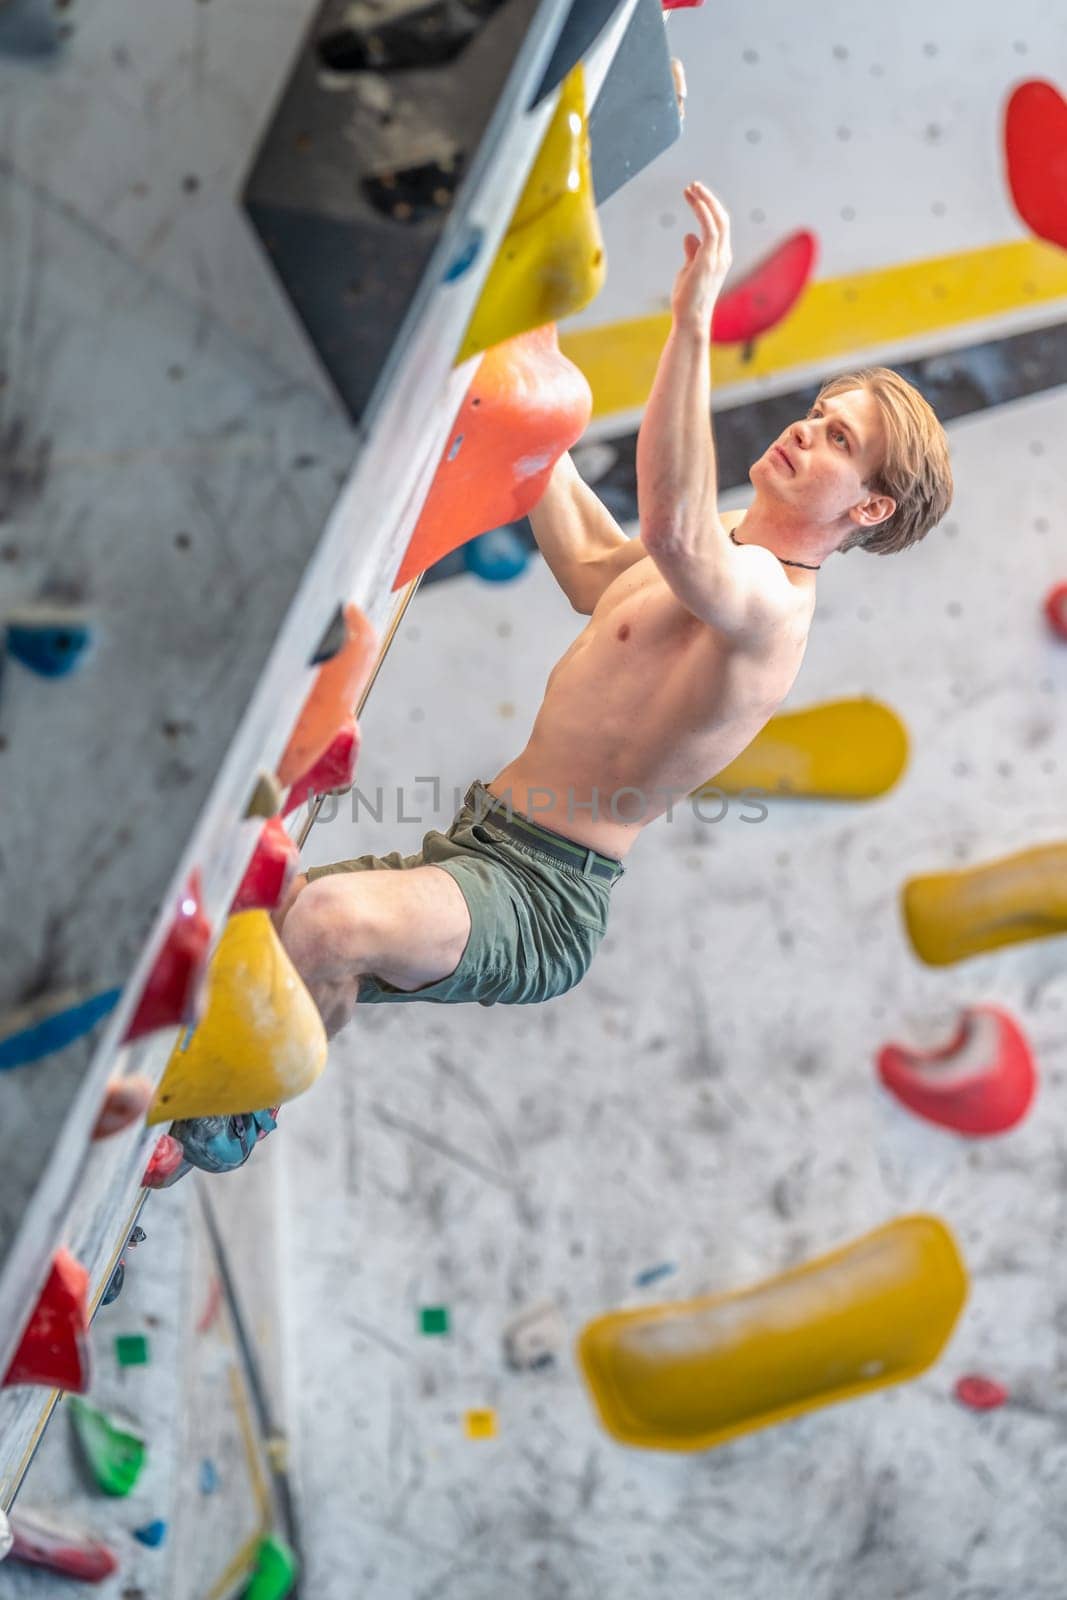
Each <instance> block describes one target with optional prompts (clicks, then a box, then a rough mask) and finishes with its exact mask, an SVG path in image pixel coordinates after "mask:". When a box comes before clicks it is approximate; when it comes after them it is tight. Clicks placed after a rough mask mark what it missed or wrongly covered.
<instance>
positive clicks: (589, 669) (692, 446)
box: [282, 183, 952, 1033]
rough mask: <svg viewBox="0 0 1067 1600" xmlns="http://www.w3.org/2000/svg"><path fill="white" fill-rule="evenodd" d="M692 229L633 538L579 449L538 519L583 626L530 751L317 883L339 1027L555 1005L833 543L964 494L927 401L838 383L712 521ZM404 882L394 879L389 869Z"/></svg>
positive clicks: (875, 386) (908, 391)
mask: <svg viewBox="0 0 1067 1600" xmlns="http://www.w3.org/2000/svg"><path fill="white" fill-rule="evenodd" d="M685 198H686V201H687V202H688V204H689V206H690V208H691V210H692V212H693V214H694V216H695V218H696V222H697V226H698V228H699V234H698V235H697V234H689V235H687V236H686V239H685V262H684V264H683V266H682V268H681V270H680V272H679V274H678V277H677V279H676V281H675V285H674V291H673V295H672V300H671V307H672V328H671V333H670V336H669V338H668V340H667V344H666V346H665V348H664V351H663V355H662V357H661V360H660V364H659V370H658V372H657V375H656V381H655V384H654V386H653V389H652V394H651V396H650V399H649V402H648V406H647V409H646V411H645V416H644V420H643V423H642V426H641V430H640V434H639V436H638V442H637V476H638V511H639V516H640V529H641V532H640V537H639V538H636V539H628V538H627V537H626V536H625V535H624V534H623V532H622V531H621V529H620V528H619V527H618V526H617V525H616V523H615V522H614V521H613V519H612V518H611V516H610V515H609V514H608V512H607V511H606V510H605V508H604V507H603V506H602V505H601V503H600V501H599V500H598V499H597V497H596V495H595V494H593V492H592V491H591V490H590V489H589V488H587V486H586V485H585V484H584V483H583V482H582V480H581V478H580V477H579V475H578V473H577V471H576V470H575V467H574V465H573V463H572V462H571V459H570V457H569V455H564V456H563V458H562V459H561V461H560V462H559V464H558V465H557V467H556V469H555V471H554V472H553V474H552V477H551V480H550V482H549V485H548V488H547V490H546V492H545V494H544V496H543V498H542V500H541V502H540V503H539V505H538V506H537V507H536V508H535V509H534V511H533V512H532V513H531V517H530V520H531V523H532V526H533V530H534V535H535V537H536V539H537V542H538V544H539V546H540V548H541V551H542V554H543V556H544V558H545V560H546V561H547V563H548V565H549V567H550V568H551V570H552V573H553V575H554V576H555V578H556V579H557V581H558V582H559V584H560V586H561V588H562V589H563V591H564V593H565V594H566V595H567V597H568V599H569V600H570V601H571V604H572V605H573V607H574V609H575V610H576V611H577V612H579V613H581V614H583V615H587V616H589V618H590V621H589V623H588V625H587V626H586V627H585V628H584V629H583V631H582V632H581V633H580V634H579V636H578V638H577V639H576V640H575V641H574V643H573V644H572V645H571V647H570V649H569V650H567V651H566V653H565V654H564V655H563V657H562V658H561V660H560V661H559V662H557V664H556V666H555V667H554V668H553V670H552V672H551V674H550V675H549V679H548V683H547V686H546V690H545V697H544V701H543V703H542V705H541V709H540V711H539V712H538V715H537V718H536V720H535V722H534V727H533V731H532V732H531V735H530V738H529V742H528V743H527V745H526V748H525V749H524V750H523V751H522V753H521V755H519V756H517V757H516V758H515V760H513V761H511V762H509V764H508V765H507V766H506V767H504V768H503V769H502V770H501V771H500V772H498V773H497V775H496V777H495V778H493V779H492V781H491V782H490V783H489V784H488V785H483V784H480V783H475V784H472V786H471V789H470V790H469V791H468V794H467V800H466V804H465V806H464V808H463V810H461V812H460V813H459V814H458V816H457V818H456V820H455V822H454V823H453V824H452V826H451V828H450V829H449V830H448V833H447V834H442V833H438V832H431V833H429V834H427V835H426V838H425V840H424V842H423V849H422V851H420V852H419V853H418V854H417V855H415V856H409V857H402V856H400V855H399V854H397V853H394V854H393V855H390V856H387V857H373V856H363V857H360V858H357V860H355V861H350V862H338V863H335V864H334V865H333V866H329V867H324V868H317V869H312V871H311V872H310V873H309V877H310V878H311V880H312V881H311V882H309V883H306V886H305V881H304V880H300V889H299V891H298V893H297V895H296V897H295V899H294V900H292V901H291V902H290V905H289V909H288V910H287V913H286V916H285V920H284V923H283V927H282V938H283V942H284V943H285V945H286V947H287V949H288V951H289V953H290V955H291V956H292V958H293V960H294V962H295V964H296V966H297V969H298V970H299V971H300V973H301V975H302V976H303V978H304V980H305V982H306V983H307V984H308V987H309V989H310V990H311V992H312V994H313V995H314V996H315V998H316V1001H317V1003H318V1004H319V1006H320V1009H321V1010H322V1012H323V1016H324V1018H325V1019H326V1023H327V1027H328V1029H329V1030H330V1032H331V1033H332V1032H336V1031H337V1029H338V1027H340V1026H341V1025H343V1023H344V1021H346V1020H347V1018H348V1017H349V1016H350V1015H351V1012H352V1007H353V1005H354V1004H355V1003H356V1001H357V999H358V1001H359V1003H361V1004H362V1003H364V1002H365V1001H367V1000H373V1001H390V1002H396V1001H403V1000H416V999H417V1000H423V999H425V1000H435V1001H448V1002H453V1001H466V1000H478V1001H480V1002H481V1003H482V1004H483V1005H491V1004H495V1003H497V1002H498V1001H503V1002H504V1003H526V1002H529V1001H536V1000H542V999H547V998H551V997H552V996H554V995H556V994H561V993H563V992H564V991H565V990H566V989H568V988H570V987H572V986H573V985H574V984H575V983H576V982H578V981H579V980H580V979H581V977H582V976H583V975H584V973H585V971H586V970H587V969H588V966H589V963H590V961H591V960H592V957H593V954H594V953H595V950H596V947H597V945H598V944H599V943H600V940H601V939H602V938H603V933H604V929H605V927H606V923H607V909H608V902H609V899H610V895H611V889H612V886H613V884H614V883H615V882H616V881H617V879H618V878H619V877H620V876H621V875H622V873H623V870H624V869H623V866H622V862H623V860H624V859H625V857H626V856H627V854H628V853H629V851H630V850H631V849H632V847H633V844H634V841H635V840H636V838H637V836H638V834H639V833H640V832H641V829H642V828H644V827H646V826H647V825H648V823H650V822H652V821H654V820H655V819H656V818H657V817H659V816H661V815H663V814H664V812H666V811H668V809H669V808H670V806H671V805H672V804H675V803H677V802H679V801H680V800H682V799H683V798H684V797H685V796H686V795H688V794H690V793H691V792H692V791H693V790H694V789H695V788H697V787H698V786H699V785H700V784H702V783H704V782H706V781H707V780H708V779H709V778H710V777H713V776H714V774H715V773H717V772H719V771H721V770H722V768H723V767H725V766H726V765H727V764H728V763H729V762H730V761H732V760H733V759H734V757H735V756H737V755H738V754H739V753H740V752H741V751H742V750H743V749H744V748H745V747H746V745H748V744H749V743H750V741H751V740H752V739H753V738H754V737H755V735H756V734H757V733H758V732H759V730H760V729H761V728H762V727H763V726H764V724H765V723H766V722H767V721H768V719H769V718H770V717H771V716H772V715H773V713H774V712H775V711H776V710H777V708H778V706H779V705H780V704H781V702H782V700H783V699H784V698H785V696H786V694H787V693H788V691H789V689H790V687H791V686H792V684H793V681H794V679H795V678H796V675H797V672H798V670H799V667H800V663H801V660H802V658H803V655H804V649H805V645H806V642H807V637H808V629H809V627H810V624H811V619H812V614H813V612H814V609H815V584H816V577H815V574H816V572H817V571H818V569H819V567H820V566H821V565H822V563H823V562H824V561H825V560H826V558H827V557H828V556H829V555H831V554H833V553H834V552H835V551H839V550H844V549H848V548H852V547H853V546H855V545H861V546H863V547H865V548H867V549H869V550H874V551H876V552H877V553H888V552H890V551H893V550H898V549H904V548H905V547H906V546H907V545H909V544H911V543H914V542H915V540H917V539H920V538H922V537H923V535H924V534H925V533H926V532H927V531H928V530H929V529H930V528H931V527H932V526H933V525H934V524H935V523H936V522H938V521H939V520H940V518H941V517H942V516H943V515H944V514H945V511H946V510H947V509H948V505H949V501H950V499H951V493H952V478H951V471H950V468H949V462H948V450H947V444H946V441H945V436H944V433H943V432H942V430H941V427H940V425H939V423H938V422H937V419H936V417H935V416H934V414H933V412H932V411H931V410H930V408H929V406H928V405H927V404H926V402H925V401H924V400H923V399H922V398H921V397H920V396H919V395H918V394H917V393H916V391H915V390H914V389H912V388H911V387H910V386H909V385H907V384H906V383H905V382H904V381H903V379H901V378H900V377H898V376H897V374H895V373H891V372H887V371H886V370H885V369H882V368H879V369H875V370H874V371H873V372H869V373H864V374H856V375H853V376H851V377H849V378H845V379H839V380H837V381H836V382H835V383H832V384H829V385H827V386H826V388H824V390H823V391H822V393H821V394H820V395H819V397H818V399H817V401H816V403H815V405H814V406H813V407H812V409H811V411H810V413H809V415H808V416H807V417H806V418H804V419H803V420H801V421H798V422H796V423H794V424H793V425H792V426H790V427H789V428H787V429H786V430H785V432H784V433H783V434H782V435H781V436H780V437H779V438H778V439H776V440H775V441H774V442H773V443H772V444H771V446H770V447H769V448H768V450H767V451H766V452H765V453H764V454H763V455H762V456H760V458H759V460H758V461H756V462H755V463H754V465H753V466H752V468H751V471H750V473H749V476H750V479H751V482H752V485H753V488H754V489H755V498H754V500H753V502H752V504H751V506H750V507H749V509H748V511H747V512H733V513H727V514H724V515H720V513H719V511H718V506H717V498H718V485H717V481H716V464H715V449H714V444H713V440H712V431H711V411H710V328H711V317H712V312H713V310H714V307H715V302H716V297H717V295H718V293H719V290H720V288H721V287H722V283H723V280H724V278H725V277H726V274H727V271H728V270H729V267H730V259H731V257H730V233H729V219H728V217H727V215H726V212H725V211H724V209H723V207H722V206H721V205H720V203H719V202H718V201H717V200H716V199H715V197H714V196H713V195H712V194H711V193H710V191H709V190H708V189H706V188H705V187H704V186H703V185H702V184H699V183H694V184H691V185H690V187H689V188H688V189H687V190H686V192H685ZM388 869H392V870H388Z"/></svg>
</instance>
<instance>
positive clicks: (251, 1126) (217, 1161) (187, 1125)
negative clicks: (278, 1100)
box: [170, 1111, 278, 1172]
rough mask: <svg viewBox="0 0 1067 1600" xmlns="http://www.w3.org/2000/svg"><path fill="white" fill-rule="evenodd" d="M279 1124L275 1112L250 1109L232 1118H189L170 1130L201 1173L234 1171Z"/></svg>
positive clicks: (188, 1158) (174, 1124)
mask: <svg viewBox="0 0 1067 1600" xmlns="http://www.w3.org/2000/svg"><path fill="white" fill-rule="evenodd" d="M277 1126H278V1124H277V1122H276V1121H275V1118H274V1113H273V1111H247V1112H241V1113H240V1114H239V1115H237V1116H233V1117H189V1118H187V1119H186V1120H185V1121H183V1122H173V1123H171V1128H170V1132H171V1137H172V1138H174V1139H177V1141H178V1143H179V1144H180V1145H181V1147H182V1151H183V1152H184V1155H185V1159H186V1161H188V1162H189V1163H190V1165H191V1166H194V1167H199V1169H200V1171H201V1172H234V1171H236V1169H237V1168H238V1167H243V1166H244V1164H245V1162H246V1161H247V1160H248V1158H249V1156H250V1155H251V1154H252V1151H253V1150H254V1149H255V1148H256V1145H257V1144H258V1143H259V1141H260V1139H264V1138H266V1136H267V1134H268V1133H273V1132H274V1130H275V1128H276V1127H277Z"/></svg>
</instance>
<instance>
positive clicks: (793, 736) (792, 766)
mask: <svg viewBox="0 0 1067 1600" xmlns="http://www.w3.org/2000/svg"><path fill="white" fill-rule="evenodd" d="M907 759H908V734H907V730H906V729H905V727H904V724H903V723H902V722H901V720H900V718H899V717H898V716H897V714H896V712H895V711H893V710H892V709H891V708H890V707H889V706H887V705H883V704H882V703H881V701H879V700H868V699H866V698H863V697H861V698H858V699H855V700H828V701H827V702H826V703H825V704H824V705H819V706H809V707H808V708H807V709H806V710H804V711H782V712H779V714H778V715H777V716H775V717H772V718H771V720H770V721H769V722H768V723H767V726H766V727H765V728H763V729H762V731H761V732H760V733H758V734H757V735H756V737H755V738H754V739H753V741H752V743H751V744H750V745H749V747H748V749H747V750H745V751H743V752H742V754H741V755H739V756H738V757H737V759H736V761H731V763H730V765H729V766H728V767H724V768H723V769H722V771H721V772H720V773H719V774H718V776H717V777H714V778H711V779H710V780H709V783H708V785H707V786H706V787H708V788H714V789H720V790H725V791H726V792H728V793H730V794H739V793H740V792H741V790H743V789H763V790H765V791H767V792H768V793H770V794H784V795H797V796H801V795H803V796H809V797H812V798H816V799H819V798H821V799H827V800H872V799H874V797H875V796H876V795H880V794H885V792H886V790H887V789H891V788H892V787H893V785H894V784H895V783H896V781H897V779H898V778H899V777H900V775H901V773H902V772H903V771H904V767H905V764H906V763H907ZM701 792H702V791H701V790H697V793H698V794H699V793H701Z"/></svg>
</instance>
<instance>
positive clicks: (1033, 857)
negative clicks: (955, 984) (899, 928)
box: [901, 841, 1067, 967]
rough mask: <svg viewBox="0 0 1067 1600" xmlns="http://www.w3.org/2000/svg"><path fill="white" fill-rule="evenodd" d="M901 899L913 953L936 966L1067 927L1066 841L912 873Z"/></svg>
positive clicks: (1042, 937)
mask: <svg viewBox="0 0 1067 1600" xmlns="http://www.w3.org/2000/svg"><path fill="white" fill-rule="evenodd" d="M901 901H902V909H903V912H904V922H905V925H906V927H907V930H908V937H909V938H910V939H911V942H912V945H913V947H914V949H915V954H916V955H917V956H918V957H919V959H920V960H922V961H925V962H926V963H927V964H928V965H929V966H931V967H946V966H949V965H950V964H951V963H952V962H953V961H963V960H965V959H966V957H967V956H976V955H981V954H982V952H983V951H985V950H997V949H999V948H1000V946H1001V945H1005V944H1019V943H1021V942H1022V941H1023V940H1025V939H1047V938H1051V937H1052V935H1053V934H1057V933H1067V841H1063V842H1061V843H1058V844H1047V845H1034V846H1031V848H1030V849H1028V850H1020V851H1019V852H1018V854H1016V855H1011V856H1002V857H1000V859H999V860H996V861H987V862H986V863H985V865H984V866H980V867H961V868H959V869H958V870H957V871H954V872H932V873H929V874H928V875H927V876H925V877H921V878H909V879H908V881H907V883H905V885H904V888H903V891H902V894H901Z"/></svg>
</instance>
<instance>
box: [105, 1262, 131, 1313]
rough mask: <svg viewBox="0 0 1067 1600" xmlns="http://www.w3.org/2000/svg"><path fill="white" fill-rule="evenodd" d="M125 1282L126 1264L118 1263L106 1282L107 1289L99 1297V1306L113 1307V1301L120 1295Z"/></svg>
mask: <svg viewBox="0 0 1067 1600" xmlns="http://www.w3.org/2000/svg"><path fill="white" fill-rule="evenodd" d="M125 1282H126V1263H125V1261H120V1262H119V1264H118V1266H117V1267H116V1268H115V1270H114V1272H113V1273H112V1274H111V1276H110V1278H109V1279H108V1280H107V1288H106V1289H105V1290H104V1293H103V1295H102V1296H101V1299H100V1304H101V1305H102V1306H110V1305H114V1303H115V1301H116V1300H117V1299H118V1297H119V1295H120V1294H121V1293H122V1285H123V1284H124V1283H125Z"/></svg>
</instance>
